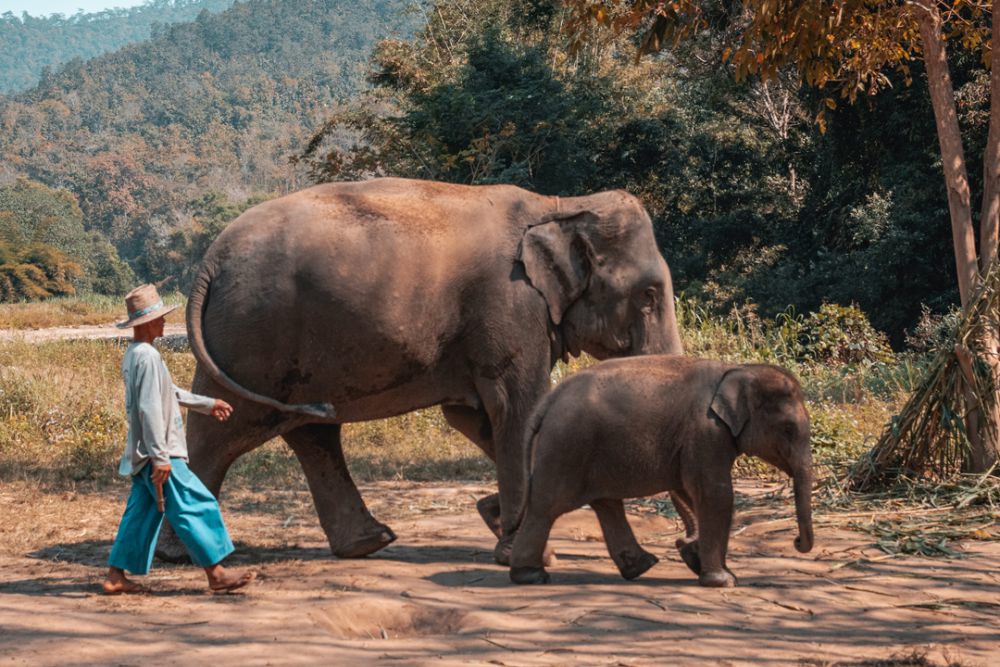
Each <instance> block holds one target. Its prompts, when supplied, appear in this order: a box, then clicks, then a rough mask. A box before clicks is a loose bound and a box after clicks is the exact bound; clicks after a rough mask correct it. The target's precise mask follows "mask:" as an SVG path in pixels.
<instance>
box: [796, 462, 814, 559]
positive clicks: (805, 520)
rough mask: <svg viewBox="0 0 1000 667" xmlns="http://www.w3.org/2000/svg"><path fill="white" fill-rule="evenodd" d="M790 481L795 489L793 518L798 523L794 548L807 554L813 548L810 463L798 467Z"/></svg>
mask: <svg viewBox="0 0 1000 667" xmlns="http://www.w3.org/2000/svg"><path fill="white" fill-rule="evenodd" d="M810 458H811V457H810ZM792 479H793V484H794V487H795V517H796V519H798V523H799V535H798V537H796V538H795V548H796V549H797V550H798V551H799V552H801V553H808V552H809V551H812V548H813V526H812V483H813V479H812V461H811V460H807V461H806V462H805V463H804V464H803V465H801V466H799V467H798V468H797V469H796V471H795V474H794V476H793V478H792Z"/></svg>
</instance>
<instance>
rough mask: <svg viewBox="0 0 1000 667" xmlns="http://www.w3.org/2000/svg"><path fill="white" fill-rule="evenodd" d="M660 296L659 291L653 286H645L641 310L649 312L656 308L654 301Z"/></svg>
mask: <svg viewBox="0 0 1000 667" xmlns="http://www.w3.org/2000/svg"><path fill="white" fill-rule="evenodd" d="M659 298H660V292H659V290H657V289H656V288H655V287H647V288H646V292H645V294H643V302H642V310H643V312H645V313H651V312H652V311H653V309H655V308H656V303H657V301H658V300H659Z"/></svg>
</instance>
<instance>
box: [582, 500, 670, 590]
mask: <svg viewBox="0 0 1000 667" xmlns="http://www.w3.org/2000/svg"><path fill="white" fill-rule="evenodd" d="M590 506H591V507H593V508H594V512H596V513H597V520H598V521H600V522H601V532H603V533H604V543H605V544H606V545H607V547H608V553H609V554H611V560H613V561H614V562H615V565H617V566H618V571H619V572H621V574H622V576H623V577H625V578H626V579H628V580H630V581H631V580H632V579H635V578H637V577H639V576H640V575H641V574H642V573H643V572H645V571H646V570H648V569H649V568H651V567H653V566H654V565H656V564H657V563H658V562H660V559H659V558H657V557H656V556H654V555H653V554H651V553H649V552H648V551H646V550H645V549H643V548H642V547H641V546H639V542H637V541H636V539H635V533H633V532H632V527H631V526H629V524H628V518H626V516H625V505H624V503H622V501H621V500H620V499H618V498H602V499H600V500H593V501H591V503H590Z"/></svg>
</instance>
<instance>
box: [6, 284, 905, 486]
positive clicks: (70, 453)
mask: <svg viewBox="0 0 1000 667" xmlns="http://www.w3.org/2000/svg"><path fill="white" fill-rule="evenodd" d="M116 306H117V304H116ZM116 312H117V311H116ZM678 313H679V319H680V321H681V326H682V331H683V336H684V341H685V345H686V348H687V352H688V353H689V354H695V355H700V356H707V357H714V358H719V359H724V360H727V361H732V362H743V361H749V362H764V363H777V364H780V365H783V366H786V367H788V368H790V369H791V370H792V371H793V372H795V373H796V375H798V377H799V378H800V379H801V381H802V384H803V387H804V389H805V392H806V395H807V398H808V407H809V411H810V415H811V417H812V424H813V446H814V451H815V453H816V460H817V462H818V463H819V464H820V466H821V468H822V467H824V466H825V467H827V468H829V467H837V466H840V465H841V464H842V463H844V462H847V461H853V460H855V459H856V458H857V457H858V456H859V455H860V454H861V452H862V451H864V450H865V449H867V447H868V446H869V445H870V443H871V441H873V439H874V438H876V437H877V436H878V434H879V433H880V432H881V430H882V428H883V426H884V424H885V423H886V422H887V421H888V419H889V417H890V416H891V415H892V414H893V413H894V412H895V411H896V410H897V409H898V407H899V406H900V405H901V403H902V401H903V400H904V399H905V396H906V395H907V393H908V392H909V391H911V390H912V388H913V386H914V382H915V380H916V379H917V378H918V377H919V376H920V373H921V368H922V366H923V364H924V362H923V361H922V357H915V356H908V355H895V356H892V355H890V357H888V358H883V359H880V360H875V361H872V360H863V361H857V362H854V363H834V362H831V361H829V360H827V361H823V360H817V359H814V358H812V357H810V356H809V351H808V345H805V346H804V344H803V337H802V335H801V320H800V318H796V317H795V316H794V315H792V314H786V316H784V317H779V318H777V319H775V320H765V319H761V318H759V317H757V316H756V315H755V314H754V313H753V312H752V311H747V310H734V311H732V312H731V313H729V314H728V315H726V316H719V315H714V314H712V313H710V312H709V311H707V310H706V309H703V308H700V307H698V306H697V305H696V304H691V303H685V302H682V303H681V304H680V306H679V309H678ZM124 347H125V344H124V342H123V341H120V340H118V341H115V340H94V341H63V342H50V343H40V344H30V343H26V342H24V341H7V342H0V480H10V479H17V478H30V479H35V480H42V481H51V482H58V483H62V482H67V481H84V480H90V481H93V482H96V483H104V482H108V481H110V480H112V479H114V469H115V464H116V462H117V459H118V457H119V456H120V453H121V451H122V448H123V447H124V441H125V422H124V400H123V387H122V381H121V377H120V372H119V367H120V364H121V357H122V355H123V353H124ZM161 350H162V353H163V356H164V359H165V360H166V363H167V365H168V366H169V367H170V370H171V372H172V374H173V375H174V379H175V382H176V383H177V384H178V385H180V386H189V385H190V382H191V378H192V375H193V372H194V365H195V364H194V359H193V357H192V356H191V354H190V352H188V351H187V350H186V349H169V348H168V347H167V346H163V347H162V348H161ZM591 363H593V360H592V359H588V358H584V359H577V360H573V361H572V363H571V364H569V365H564V364H561V363H560V364H558V365H557V367H556V369H555V371H554V372H553V379H554V380H556V381H558V380H559V379H561V378H562V377H565V376H566V375H568V374H570V373H573V372H575V371H576V370H579V369H580V368H582V367H585V366H587V365H589V364H591ZM343 436H344V448H345V454H346V456H347V458H348V462H349V465H350V467H351V469H352V472H353V473H354V474H355V476H356V477H357V478H359V479H362V480H372V479H393V478H395V479H412V480H428V479H490V478H492V477H493V475H494V470H493V465H492V463H490V462H489V461H488V460H487V459H486V457H485V456H484V455H483V454H482V453H481V452H480V451H479V450H478V449H477V448H476V447H475V446H474V445H472V444H471V443H469V442H468V441H467V440H465V438H464V437H462V436H461V435H459V434H458V433H456V432H455V431H453V430H452V429H451V428H450V427H448V425H447V424H446V423H445V421H444V419H443V417H442V415H441V413H440V411H439V410H438V409H430V410H422V411H418V412H414V413H411V414H407V415H403V416H400V417H396V418H394V419H387V420H380V421H374V422H367V423H362V424H348V425H346V426H345V427H344V431H343ZM230 476H231V478H236V479H237V480H239V481H242V482H244V483H250V484H266V485H271V484H274V485H283V486H287V485H290V484H298V485H301V484H302V483H303V481H302V475H301V471H300V470H299V468H298V464H297V462H296V460H295V458H294V456H293V455H292V454H291V452H290V450H289V449H288V448H287V447H286V446H285V445H284V444H283V443H282V442H281V441H274V442H272V443H269V444H267V445H265V446H264V447H261V448H259V449H258V450H256V451H254V452H253V453H251V454H249V455H247V456H244V457H242V458H241V459H240V460H239V461H237V463H236V464H235V465H234V467H233V470H232V471H231V473H230Z"/></svg>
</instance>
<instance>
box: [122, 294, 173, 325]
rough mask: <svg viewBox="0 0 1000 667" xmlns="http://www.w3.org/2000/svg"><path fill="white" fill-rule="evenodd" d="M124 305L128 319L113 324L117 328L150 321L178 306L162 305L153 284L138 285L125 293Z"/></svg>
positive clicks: (161, 300)
mask: <svg viewBox="0 0 1000 667" xmlns="http://www.w3.org/2000/svg"><path fill="white" fill-rule="evenodd" d="M125 307H126V308H127V309H128V319H127V320H125V321H124V322H118V323H117V324H115V326H116V327H118V328H119V329H127V328H128V327H137V326H139V325H140V324H145V323H146V322H152V321H153V320H155V319H159V318H161V317H163V316H165V315H166V314H167V313H169V312H171V311H173V310H175V309H176V308H178V306H166V305H164V304H163V299H161V298H160V295H159V294H158V293H157V291H156V287H155V286H154V285H140V286H139V287H136V288H135V289H134V290H132V291H131V292H129V293H128V294H126V295H125Z"/></svg>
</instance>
